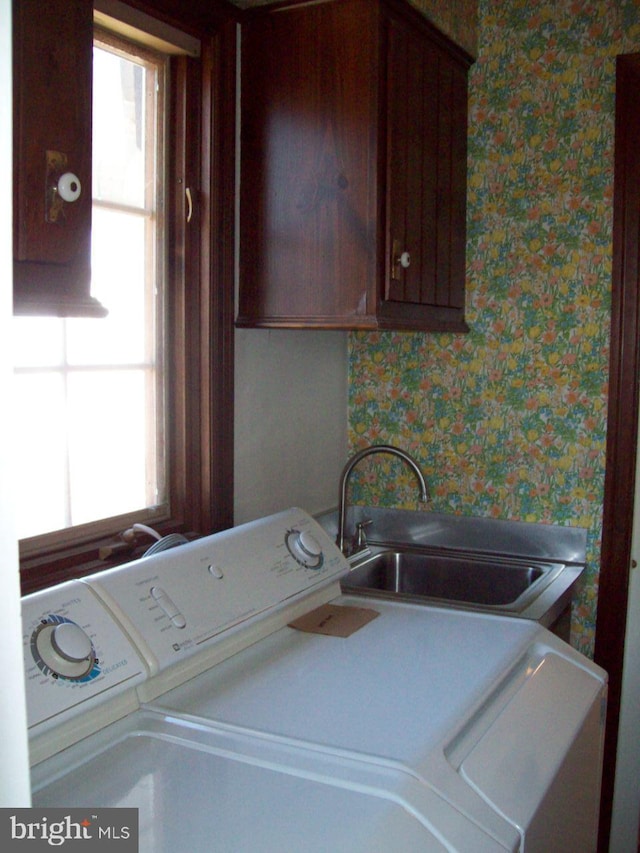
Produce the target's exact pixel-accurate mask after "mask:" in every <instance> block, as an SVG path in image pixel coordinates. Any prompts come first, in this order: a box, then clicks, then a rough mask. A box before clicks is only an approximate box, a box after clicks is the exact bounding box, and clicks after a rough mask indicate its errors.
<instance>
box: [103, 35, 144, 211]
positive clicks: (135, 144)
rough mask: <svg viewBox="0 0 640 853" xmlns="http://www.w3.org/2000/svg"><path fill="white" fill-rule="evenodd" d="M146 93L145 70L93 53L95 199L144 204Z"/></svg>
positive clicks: (136, 204) (118, 58)
mask: <svg viewBox="0 0 640 853" xmlns="http://www.w3.org/2000/svg"><path fill="white" fill-rule="evenodd" d="M146 92H147V81H146V71H145V69H144V68H143V67H142V66H141V65H139V64H137V63H134V62H131V61H129V60H127V59H123V58H121V57H120V56H116V55H115V54H113V53H110V52H107V51H106V50H98V49H96V50H94V52H93V99H94V114H93V196H94V198H96V199H100V200H102V199H109V200H110V201H116V202H119V203H120V204H130V205H133V206H136V207H144V205H145V195H146V164H145V153H146V152H147V150H148V149H147V139H146V107H147V104H146ZM96 106H97V107H98V109H96ZM151 152H152V153H153V148H152V149H151Z"/></svg>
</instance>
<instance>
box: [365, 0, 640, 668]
mask: <svg viewBox="0 0 640 853" xmlns="http://www.w3.org/2000/svg"><path fill="white" fill-rule="evenodd" d="M634 51H640V4H638V3H637V2H636V0H592V2H590V1H589V0H480V2H479V8H478V59H477V62H476V64H475V65H474V66H473V67H472V69H471V74H470V86H469V95H470V112H469V171H468V244H467V308H466V311H467V321H468V324H469V326H470V332H469V334H467V335H453V334H438V335H433V334H431V335H429V334H421V333H393V332H385V333H352V334H351V335H350V355H349V360H350V365H349V367H350V391H349V441H350V444H351V448H352V449H353V450H355V449H358V448H360V447H362V446H365V445H367V444H371V443H375V442H391V443H393V444H397V445H399V446H401V447H404V448H405V449H407V450H409V451H410V452H413V453H414V454H415V456H416V457H417V458H418V460H419V461H420V462H421V463H422V465H423V467H424V470H425V473H426V474H427V476H428V480H429V482H430V484H431V488H432V494H433V500H432V504H431V506H432V509H433V510H434V511H438V512H455V513H462V514H468V515H480V516H495V517H499V518H503V519H517V520H523V521H534V522H541V523H553V524H567V525H579V526H582V527H585V528H587V529H588V531H589V538H588V543H589V544H588V568H587V572H586V573H585V574H586V577H584V576H583V582H582V583H581V587H580V589H579V592H578V594H577V596H576V598H575V601H574V605H573V614H572V644H573V645H574V646H575V647H576V648H578V649H580V650H581V651H583V652H584V653H585V654H587V655H590V656H591V655H592V654H593V644H594V637H595V616H596V604H597V590H598V570H599V549H600V537H601V523H602V501H603V488H604V470H605V437H606V408H607V379H608V376H607V374H608V344H609V322H610V308H609V304H610V286H611V254H612V246H611V242H612V195H613V145H614V91H615V57H616V54H618V53H630V52H634ZM383 458H384V457H383ZM387 458H388V459H389V462H385V463H384V464H385V465H389V466H390V468H389V470H388V472H387V473H388V476H389V481H388V482H387V483H386V486H385V492H388V493H389V494H388V496H386V495H385V494H381V493H380V492H379V490H378V486H377V484H378V482H379V480H378V478H377V477H376V476H375V472H374V471H372V470H371V469H370V468H367V467H366V466H363V469H364V470H363V476H362V478H361V479H360V480H359V481H358V482H357V484H356V487H357V489H358V490H359V494H358V495H357V496H358V497H360V498H361V499H365V500H371V501H375V502H380V503H384V502H385V501H387V502H395V501H397V500H398V493H399V497H400V500H401V501H402V502H403V504H404V505H406V506H410V507H415V503H414V488H415V486H414V484H413V483H412V482H411V475H410V473H407V472H406V471H401V470H399V469H398V468H393V469H391V466H393V465H394V464H395V462H394V461H393V460H392V459H391V457H387Z"/></svg>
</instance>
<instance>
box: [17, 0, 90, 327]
mask: <svg viewBox="0 0 640 853" xmlns="http://www.w3.org/2000/svg"><path fill="white" fill-rule="evenodd" d="M13 11H14V33H13V44H14V311H15V312H16V313H35V314H56V315H61V316H69V315H92V314H95V315H101V314H104V313H105V312H104V310H103V309H102V307H101V306H100V305H99V304H98V303H97V302H96V301H95V300H92V299H91V297H90V295H89V288H90V275H91V273H90V252H91V69H92V50H93V5H92V3H91V0H74V2H69V0H47V2H46V3H42V2H40V0H20V2H19V3H14V10H13ZM63 176H64V179H63V181H62V183H61V182H60V179H61V178H63ZM63 196H66V197H67V199H68V200H65V199H64V198H63ZM76 196H77V198H75V197H76ZM74 198H75V200H73V199H74Z"/></svg>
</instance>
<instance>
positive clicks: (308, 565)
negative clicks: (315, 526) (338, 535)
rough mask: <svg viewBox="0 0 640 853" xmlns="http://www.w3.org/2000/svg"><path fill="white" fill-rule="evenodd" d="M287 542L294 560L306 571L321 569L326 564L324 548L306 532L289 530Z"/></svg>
mask: <svg viewBox="0 0 640 853" xmlns="http://www.w3.org/2000/svg"><path fill="white" fill-rule="evenodd" d="M285 542H286V545H287V548H288V550H289V553H290V554H291V556H292V557H293V559H294V560H295V561H296V562H297V563H299V564H300V565H301V566H304V567H305V569H319V568H320V567H321V566H322V564H323V562H324V554H323V553H322V546H321V545H320V543H319V542H318V540H317V539H316V537H315V536H314V535H313V534H311V533H309V532H307V531H306V530H302V531H300V530H289V531H288V533H287V535H286V537H285Z"/></svg>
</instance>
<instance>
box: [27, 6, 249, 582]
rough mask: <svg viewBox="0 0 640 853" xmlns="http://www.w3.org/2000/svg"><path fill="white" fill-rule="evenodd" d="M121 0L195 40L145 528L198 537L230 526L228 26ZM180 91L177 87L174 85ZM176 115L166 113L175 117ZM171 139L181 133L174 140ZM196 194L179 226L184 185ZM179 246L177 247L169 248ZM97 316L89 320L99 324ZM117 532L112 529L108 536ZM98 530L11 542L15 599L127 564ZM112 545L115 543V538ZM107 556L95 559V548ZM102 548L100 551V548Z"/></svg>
mask: <svg viewBox="0 0 640 853" xmlns="http://www.w3.org/2000/svg"><path fill="white" fill-rule="evenodd" d="M128 2H129V5H131V6H133V7H135V8H138V9H140V10H141V11H144V12H146V13H147V14H150V15H156V16H158V17H159V18H160V19H162V20H164V21H165V22H166V23H168V24H170V25H172V26H176V27H178V28H183V29H185V30H186V31H188V32H189V33H191V34H193V35H195V36H197V37H198V38H199V39H200V40H201V44H202V52H201V57H200V59H198V60H192V59H189V58H187V57H175V58H174V59H172V73H171V76H172V81H171V85H170V89H171V92H170V97H171V98H172V99H173V102H172V105H171V106H172V108H173V109H179V110H181V111H182V112H181V114H182V115H188V116H189V119H190V122H189V130H188V133H187V134H186V135H184V134H182V135H181V134H179V133H176V127H178V126H179V124H178V123H177V122H176V121H173V122H172V125H171V130H170V133H169V152H170V159H171V161H172V162H171V163H170V166H169V179H168V198H167V209H168V220H169V224H170V227H169V259H168V274H169V277H170V281H171V284H170V287H169V295H168V299H169V304H168V312H169V328H170V329H171V332H172V333H171V334H170V335H169V340H168V350H167V358H168V361H169V380H168V381H169V387H168V398H169V411H168V425H167V426H168V435H169V439H168V440H169V442H170V445H171V453H170V465H169V502H170V507H171V510H170V517H169V518H167V519H166V520H164V521H161V522H159V523H157V524H155V523H154V525H153V526H154V528H155V529H157V530H158V531H159V532H160V533H162V534H166V533H169V532H183V533H187V534H188V533H191V532H193V533H197V534H207V533H211V532H214V531H216V530H222V529H225V528H227V527H230V526H231V525H232V524H233V328H234V326H233V321H234V193H235V110H236V106H235V86H236V71H235V67H236V23H237V21H238V20H239V18H238V14H239V13H238V12H237V10H235V9H234V8H233V7H231V6H228V5H227V4H226V3H224V2H222V0H210V1H209V2H207V3H204V2H194V3H192V4H191V5H190V7H189V10H188V12H186V11H185V9H184V7H183V4H182V3H181V2H180V0H156V2H153V3H148V2H147V3H145V2H137V0H128ZM183 84H184V87H185V88H184V90H182V92H181V86H182V85H183ZM178 114H179V113H176V115H178ZM179 137H181V138H179ZM187 186H188V187H189V189H190V190H191V196H192V198H193V200H194V212H193V216H192V220H191V222H190V223H188V225H187V224H186V221H185V220H186V196H185V192H184V190H185V188H186V187H187ZM181 240H183V241H184V249H182V248H181V249H180V250H179V251H174V250H173V247H174V246H176V245H179V244H180V241H181ZM97 322H99V321H97ZM114 534H115V531H114ZM114 540H115V536H108V537H106V538H105V536H104V535H102V536H100V537H97V538H96V537H95V536H94V537H91V536H90V535H89V536H88V537H87V538H86V539H83V540H81V541H79V542H78V541H76V542H62V541H60V543H59V544H58V546H57V547H53V546H50V547H48V548H45V549H43V550H41V551H29V552H28V553H25V551H26V549H24V548H21V551H22V553H21V559H20V579H21V591H22V594H23V595H25V594H28V593H30V592H34V591H36V590H38V589H42V588H44V587H47V586H51V585H53V584H56V583H61V582H62V581H65V580H69V579H71V578H78V577H82V576H84V575H87V574H91V573H93V572H96V571H100V570H103V569H107V568H111V567H112V566H114V565H117V564H118V563H122V562H125V561H127V560H130V559H134V558H135V557H137V556H140V554H141V553H142V552H143V551H144V548H145V547H146V545H147V544H148V543H146V544H145V545H144V546H140V547H139V548H137V549H133V550H130V549H129V548H122V547H120V546H119V543H115V544H114ZM116 544H117V545H118V547H115V545H116ZM105 548H107V549H111V550H112V554H111V556H110V557H109V558H107V559H102V558H101V557H102V555H103V554H104V550H103V549H105ZM101 550H102V555H101Z"/></svg>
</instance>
